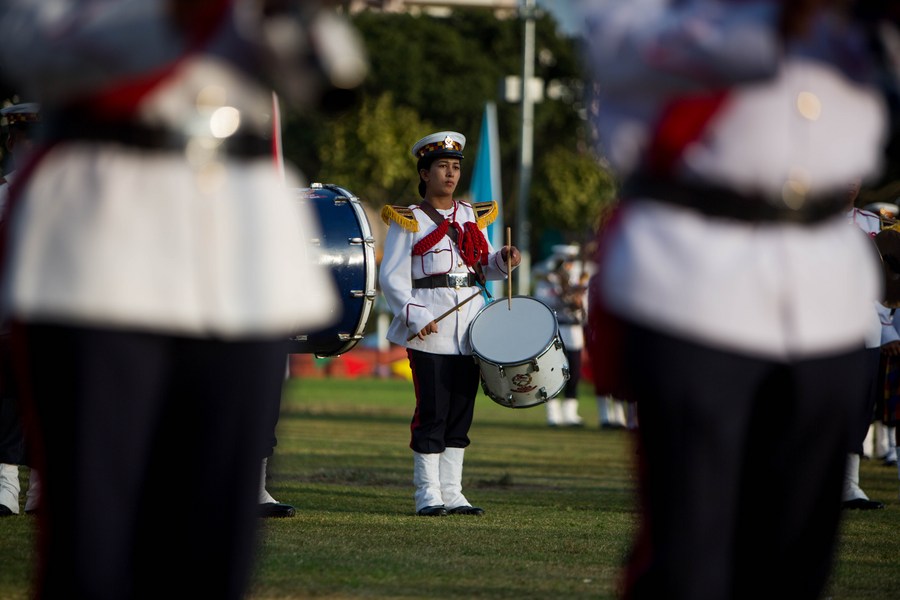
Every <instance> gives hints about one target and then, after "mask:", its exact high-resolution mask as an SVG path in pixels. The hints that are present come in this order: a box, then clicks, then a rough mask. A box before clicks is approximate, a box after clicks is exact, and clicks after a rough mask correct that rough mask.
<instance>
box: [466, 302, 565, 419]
mask: <svg viewBox="0 0 900 600" xmlns="http://www.w3.org/2000/svg"><path fill="white" fill-rule="evenodd" d="M469 339H470V340H471V342H472V351H473V354H474V355H475V362H476V363H477V364H478V368H479V369H480V370H481V387H482V389H483V390H484V393H485V394H487V396H488V397H490V398H491V400H493V401H494V402H496V403H497V404H502V405H503V406H506V407H509V408H527V407H529V406H535V405H537V404H542V403H544V402H546V401H547V400H550V399H551V398H553V397H555V396H556V395H557V394H559V393H560V392H561V391H562V389H563V388H564V387H565V385H566V381H567V380H568V379H569V361H568V360H567V359H566V353H565V351H564V350H563V345H562V341H561V340H560V338H559V325H558V323H557V321H556V314H555V313H554V312H553V311H552V310H551V309H550V307H548V306H547V305H546V304H544V303H543V302H541V301H540V300H537V299H535V298H532V297H530V296H515V297H513V298H512V299H511V301H508V300H496V301H494V302H492V303H490V304H488V305H487V306H485V307H484V308H482V309H481V310H480V311H479V312H478V314H477V315H475V319H474V320H473V321H472V324H471V325H470V326H469Z"/></svg>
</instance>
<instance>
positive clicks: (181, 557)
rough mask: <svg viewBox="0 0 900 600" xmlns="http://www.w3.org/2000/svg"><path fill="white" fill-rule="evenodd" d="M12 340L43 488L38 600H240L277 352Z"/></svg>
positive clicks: (35, 331)
mask: <svg viewBox="0 0 900 600" xmlns="http://www.w3.org/2000/svg"><path fill="white" fill-rule="evenodd" d="M16 339H17V340H18V343H17V349H18V348H21V350H22V356H23V358H24V361H20V363H19V364H20V365H21V368H22V369H23V371H24V372H26V373H27V375H26V377H25V378H24V379H23V380H22V381H24V382H26V384H27V386H28V387H27V389H23V393H27V395H28V397H29V399H30V402H29V403H27V404H26V406H27V407H28V408H30V409H31V410H33V413H34V414H33V416H34V419H33V422H34V423H36V428H35V430H34V433H35V436H34V438H33V442H34V448H35V449H36V451H37V455H36V456H37V458H38V462H37V464H36V466H37V467H38V469H39V470H40V472H41V474H42V477H43V483H44V488H43V498H42V503H43V504H42V507H41V511H40V513H39V514H40V521H39V526H40V527H39V533H40V544H39V548H40V559H41V561H40V566H39V570H38V576H39V587H40V589H39V597H40V598H44V599H48V598H53V599H55V598H67V599H72V598H75V599H80V598H90V599H91V600H97V599H104V598H115V599H122V598H165V597H170V596H171V595H172V594H173V586H174V587H175V589H177V593H176V595H181V596H185V597H197V598H201V597H202V598H235V599H237V598H241V597H242V595H243V592H244V590H245V588H246V585H247V582H248V580H249V576H250V573H251V567H252V559H253V554H254V548H255V543H256V541H255V532H256V523H257V494H258V485H259V476H260V457H261V456H262V455H263V452H264V448H265V444H266V438H267V434H270V432H269V431H267V429H268V427H270V424H269V422H268V419H267V418H266V415H267V414H271V413H270V412H269V410H270V407H267V406H266V405H265V404H266V403H267V402H270V401H271V399H272V398H277V397H278V390H280V387H281V385H282V382H283V379H284V357H285V352H286V347H285V344H286V341H270V340H264V341H244V342H228V343H224V342H220V341H214V340H205V339H192V338H182V337H169V336H162V335H152V334H145V333H136V332H119V331H112V330H97V329H83V328H72V327H59V326H47V325H40V326H38V325H30V326H23V327H21V328H20V329H17V331H16ZM30 434H31V431H29V435H30Z"/></svg>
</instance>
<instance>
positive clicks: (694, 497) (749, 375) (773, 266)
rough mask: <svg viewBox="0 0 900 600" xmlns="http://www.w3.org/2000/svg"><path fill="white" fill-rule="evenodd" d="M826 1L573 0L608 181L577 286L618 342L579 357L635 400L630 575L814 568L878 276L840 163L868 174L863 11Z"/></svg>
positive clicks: (841, 463) (665, 581) (647, 594)
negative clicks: (850, 215)
mask: <svg viewBox="0 0 900 600" xmlns="http://www.w3.org/2000/svg"><path fill="white" fill-rule="evenodd" d="M826 4H828V3H827V2H819V1H817V0H797V1H793V0H786V1H784V2H773V1H758V0H740V1H738V0H735V1H725V0H719V1H711V0H687V1H675V0H673V1H667V0H609V1H606V2H598V3H584V4H583V7H584V10H585V26H586V32H587V44H588V47H587V49H586V52H587V57H586V58H587V60H588V63H589V65H590V67H589V68H590V69H591V75H592V79H593V81H594V83H595V84H596V88H597V91H598V94H599V97H598V98H597V103H596V107H597V109H596V111H595V115H594V117H595V124H596V125H597V127H598V131H599V134H600V135H599V139H600V141H601V143H602V145H603V150H604V154H605V156H606V157H607V158H608V159H609V160H610V162H611V163H612V164H613V166H614V167H615V169H616V170H617V171H618V173H619V174H620V175H621V176H622V177H623V180H624V183H623V189H622V194H621V195H622V199H621V203H620V205H619V209H618V213H617V214H616V215H614V216H613V217H612V218H611V219H610V220H609V221H608V224H607V226H606V228H605V229H604V230H603V231H602V233H601V237H600V238H599V240H598V242H599V244H600V252H599V256H598V274H597V275H596V276H595V277H594V278H593V279H592V287H591V289H590V291H589V304H590V308H589V320H590V321H594V322H596V323H599V324H601V325H603V326H604V327H605V328H606V331H607V332H608V333H609V334H610V337H609V338H608V339H606V340H604V336H603V335H597V336H592V343H594V342H596V343H604V344H607V345H610V346H614V347H618V348H619V349H620V351H621V353H622V354H621V355H620V356H619V355H614V354H610V353H609V352H608V350H609V348H603V347H601V348H598V351H596V352H595V351H594V348H593V347H589V349H588V353H589V355H591V356H593V357H612V358H613V359H615V358H619V359H621V367H622V368H621V369H609V368H606V367H602V368H599V369H598V371H599V372H601V373H603V374H604V375H605V376H606V377H607V378H608V379H607V381H606V382H605V385H606V386H608V387H609V389H611V390H614V391H624V394H625V395H624V396H623V397H625V398H627V399H630V400H635V401H637V408H638V416H639V419H640V427H639V428H638V432H639V435H638V439H639V444H640V450H639V453H638V454H637V457H638V460H639V461H640V464H639V475H640V480H639V481H640V501H641V507H642V520H641V526H640V528H639V530H638V532H637V535H636V538H635V541H634V545H633V549H632V553H631V555H630V558H629V563H628V568H627V570H626V573H625V581H624V593H625V596H626V597H629V598H671V599H679V598H691V599H696V598H758V597H764V596H769V595H771V594H772V585H777V590H778V591H777V593H778V595H779V596H782V597H791V598H816V597H818V594H819V593H820V591H821V590H822V588H823V586H824V585H825V583H826V581H827V578H828V574H829V571H830V567H831V560H832V553H833V548H834V542H835V537H836V534H837V531H838V523H839V519H840V515H841V484H842V479H843V474H844V467H845V464H846V452H847V444H848V435H849V431H848V423H850V422H851V418H852V415H854V414H856V411H858V410H859V407H860V406H861V405H862V403H863V401H864V399H863V393H864V391H863V390H862V386H861V385H860V382H861V381H863V379H864V378H865V376H866V372H867V371H866V364H865V351H864V339H865V336H866V333H867V331H868V329H869V326H870V317H871V314H872V299H873V298H878V297H879V283H880V282H879V280H880V277H879V272H878V269H877V265H876V256H875V255H874V254H873V251H872V247H871V243H870V242H869V241H868V240H866V239H865V238H864V236H861V235H860V234H859V231H857V230H855V228H851V227H848V226H847V222H846V219H845V217H844V214H845V211H846V185H847V182H848V181H852V180H857V179H858V180H860V181H867V180H869V179H870V178H872V177H874V176H876V175H877V174H878V173H879V171H880V167H881V159H882V156H883V151H884V142H885V140H884V132H885V131H886V130H887V125H888V121H887V113H886V110H885V104H884V96H883V94H882V91H881V90H880V89H879V88H878V86H877V85H876V80H877V77H876V71H877V68H876V67H877V66H878V65H877V61H876V59H875V57H873V56H872V55H871V54H869V48H870V46H869V44H868V39H867V35H866V33H865V32H864V30H863V27H861V26H859V25H858V23H856V22H855V21H854V20H852V19H850V18H848V17H847V16H846V15H844V14H841V13H840V12H839V11H838V10H836V9H835V10H831V9H830V7H829V6H826ZM616 376H618V379H616ZM761 574H765V576H761ZM773 582H777V583H774V584H773Z"/></svg>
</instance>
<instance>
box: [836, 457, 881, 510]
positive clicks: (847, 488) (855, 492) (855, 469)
mask: <svg viewBox="0 0 900 600" xmlns="http://www.w3.org/2000/svg"><path fill="white" fill-rule="evenodd" d="M841 500H842V501H843V503H844V508H858V509H862V510H870V509H873V508H884V503H882V502H876V501H874V500H869V497H868V496H867V495H866V493H865V492H864V491H862V489H861V488H860V487H859V454H856V453H852V454H848V455H847V464H846V467H845V471H844V491H843V493H842V494H841Z"/></svg>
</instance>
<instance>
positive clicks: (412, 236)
mask: <svg viewBox="0 0 900 600" xmlns="http://www.w3.org/2000/svg"><path fill="white" fill-rule="evenodd" d="M476 210H477V212H476ZM496 211H497V205H496V203H493V202H491V203H479V204H477V205H475V206H473V205H471V204H469V203H467V202H462V201H459V200H457V201H454V203H453V208H452V209H448V210H439V211H438V212H439V213H440V214H441V215H443V217H444V218H445V219H447V220H449V221H451V222H453V221H455V222H456V223H458V224H460V225H463V224H464V223H467V222H472V223H477V224H478V227H479V229H480V230H481V232H482V235H484V229H485V228H486V227H487V225H489V224H490V223H491V221H493V219H494V218H495V216H496ZM479 214H481V216H479ZM382 217H383V218H384V220H385V221H386V222H388V223H389V225H390V227H389V228H388V233H387V237H386V238H385V241H384V255H383V258H382V260H381V267H380V271H379V277H378V280H379V284H380V286H381V291H382V293H383V294H384V297H385V299H386V300H387V303H388V306H389V307H390V309H391V312H392V313H393V314H394V319H393V321H392V322H391V326H390V328H389V329H388V334H387V338H388V340H390V341H391V342H393V343H395V344H399V345H401V346H406V347H408V348H413V349H415V350H422V351H424V352H431V353H434V354H471V353H472V348H471V344H470V342H469V335H468V329H469V324H470V323H471V322H472V320H473V319H474V318H475V316H476V314H477V313H478V311H479V310H481V308H482V307H483V306H484V304H485V301H484V298H483V297H478V298H475V299H474V300H472V301H471V302H468V303H466V304H465V305H464V306H462V307H461V308H460V309H459V310H458V311H454V312H453V313H452V314H451V315H449V316H447V317H445V318H444V319H443V320H441V321H440V322H438V324H437V326H438V332H437V333H433V334H431V335H428V336H426V337H425V339H424V340H420V339H419V338H418V337H415V338H413V339H412V340H411V341H409V342H407V338H408V337H409V336H411V335H412V334H415V333H418V332H419V331H421V330H422V329H423V328H424V327H425V326H426V325H428V324H429V323H430V322H431V321H434V320H435V319H436V318H437V317H439V316H440V315H442V314H443V313H444V312H445V311H447V310H449V309H451V308H452V307H453V306H455V305H456V304H459V303H460V302H462V301H463V300H466V299H467V298H469V297H471V296H472V295H473V294H477V293H478V292H479V290H480V289H481V288H480V287H477V286H473V287H461V288H448V287H440V288H434V289H428V288H419V289H413V283H412V282H413V280H414V279H421V278H423V277H428V276H431V275H444V274H450V273H460V274H468V273H471V272H472V269H471V268H470V267H469V266H467V265H466V264H465V262H463V260H462V257H461V256H460V254H459V249H458V248H457V246H456V244H455V243H453V242H452V241H451V240H450V238H449V237H447V236H446V235H445V236H444V237H443V238H441V239H440V240H438V241H437V243H436V244H435V245H434V246H432V247H431V248H429V249H427V250H426V251H425V252H424V253H422V254H416V255H414V254H413V247H414V246H415V245H416V244H417V243H418V242H419V241H420V240H422V238H424V237H425V236H427V235H428V234H430V233H431V232H433V231H434V230H435V229H437V226H436V225H435V223H434V221H432V220H431V219H430V218H429V217H428V215H427V214H425V212H424V211H423V210H422V209H421V208H420V207H419V205H417V204H414V205H411V206H409V207H397V206H395V207H391V206H387V207H385V209H384V211H382ZM485 241H486V242H487V246H488V257H487V261H486V262H483V263H482V266H483V269H484V274H485V276H486V277H487V279H505V278H506V277H507V274H508V272H509V267H508V265H507V264H506V263H505V262H503V260H502V258H501V257H500V251H499V250H498V251H495V250H494V249H493V247H492V246H491V245H490V240H488V239H487V236H486V235H485Z"/></svg>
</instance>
